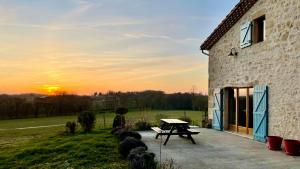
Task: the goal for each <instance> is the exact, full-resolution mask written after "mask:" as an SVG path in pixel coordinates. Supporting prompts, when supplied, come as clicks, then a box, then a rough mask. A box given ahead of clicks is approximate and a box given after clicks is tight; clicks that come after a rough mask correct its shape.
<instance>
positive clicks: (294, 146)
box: [283, 139, 300, 156]
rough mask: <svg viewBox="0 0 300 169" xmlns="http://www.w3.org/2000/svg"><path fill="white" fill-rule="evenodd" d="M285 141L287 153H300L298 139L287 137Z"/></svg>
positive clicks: (293, 154) (294, 154)
mask: <svg viewBox="0 0 300 169" xmlns="http://www.w3.org/2000/svg"><path fill="white" fill-rule="evenodd" d="M283 143H284V148H285V153H286V154H287V155H292V156H296V155H299V150H300V144H299V141H298V140H288V139H285V140H284V141H283Z"/></svg>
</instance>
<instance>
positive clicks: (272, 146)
mask: <svg viewBox="0 0 300 169" xmlns="http://www.w3.org/2000/svg"><path fill="white" fill-rule="evenodd" d="M281 144H282V137H280V136H268V137H267V147H268V148H269V150H281Z"/></svg>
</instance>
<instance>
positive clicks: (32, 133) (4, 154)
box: [0, 110, 203, 169]
mask: <svg viewBox="0 0 300 169" xmlns="http://www.w3.org/2000/svg"><path fill="white" fill-rule="evenodd" d="M161 114H163V115H161ZM183 115H184V113H183V111H177V110H176V111H159V110H155V111H131V112H128V113H127V114H126V119H127V120H128V121H129V122H135V121H138V120H139V119H141V118H144V119H145V120H147V121H149V122H151V123H153V124H155V123H158V120H159V118H160V117H164V118H180V117H182V116H183ZM186 115H187V116H188V117H190V118H191V119H192V120H193V123H194V124H198V123H199V122H200V121H201V119H202V116H203V112H199V111H187V112H186ZM103 116H104V114H98V115H97V123H96V129H95V131H94V132H92V133H89V134H86V133H83V132H81V131H80V130H79V131H78V132H77V133H76V135H75V136H68V135H65V134H64V130H65V127H64V124H65V123H66V122H67V121H76V120H77V117H76V116H58V117H46V118H32V119H15V120H1V121H0V168H20V167H21V166H23V167H24V168H68V167H71V168H72V167H73V168H80V166H82V165H84V166H85V167H84V168H113V169H118V168H125V167H124V166H126V162H125V161H123V160H121V159H120V158H119V154H118V146H117V145H118V143H117V140H116V138H114V137H113V136H112V135H111V134H110V133H109V131H110V129H109V128H111V125H112V121H113V117H114V116H115V114H114V113H105V121H106V125H105V127H104V123H103V121H104V120H103V119H104V118H103ZM59 124H62V125H61V126H54V127H47V128H28V129H16V128H26V127H37V126H47V125H59ZM21 168H22V167H21Z"/></svg>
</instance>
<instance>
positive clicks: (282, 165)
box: [140, 128, 300, 169]
mask: <svg viewBox="0 0 300 169" xmlns="http://www.w3.org/2000/svg"><path fill="white" fill-rule="evenodd" d="M199 131H200V134H198V135H194V136H193V138H194V139H195V141H196V143H197V144H192V143H191V142H190V141H189V140H186V139H183V138H180V137H178V136H171V137H170V140H169V142H168V144H167V145H166V146H163V145H162V160H164V159H171V158H172V159H173V160H174V161H175V162H176V163H177V164H179V166H180V167H181V169H300V156H297V157H292V156H287V155H285V154H284V153H283V152H282V151H270V150H268V149H267V148H266V146H265V144H262V143H259V142H256V141H253V140H251V139H248V138H243V137H240V136H236V135H233V134H230V133H226V132H219V131H215V130H212V129H202V128H201V129H199ZM140 133H141V135H142V137H143V141H144V142H145V143H146V144H147V145H148V147H149V150H150V151H152V152H154V153H155V154H156V158H157V159H158V160H159V152H160V151H159V150H160V138H159V139H157V140H156V139H155V133H154V132H152V131H147V132H140ZM165 137H166V136H163V140H164V139H165Z"/></svg>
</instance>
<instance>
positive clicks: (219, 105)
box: [212, 89, 223, 130]
mask: <svg viewBox="0 0 300 169" xmlns="http://www.w3.org/2000/svg"><path fill="white" fill-rule="evenodd" d="M212 125H213V128H214V129H216V130H223V91H222V90H221V89H216V90H215V92H214V109H213V124H212Z"/></svg>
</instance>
